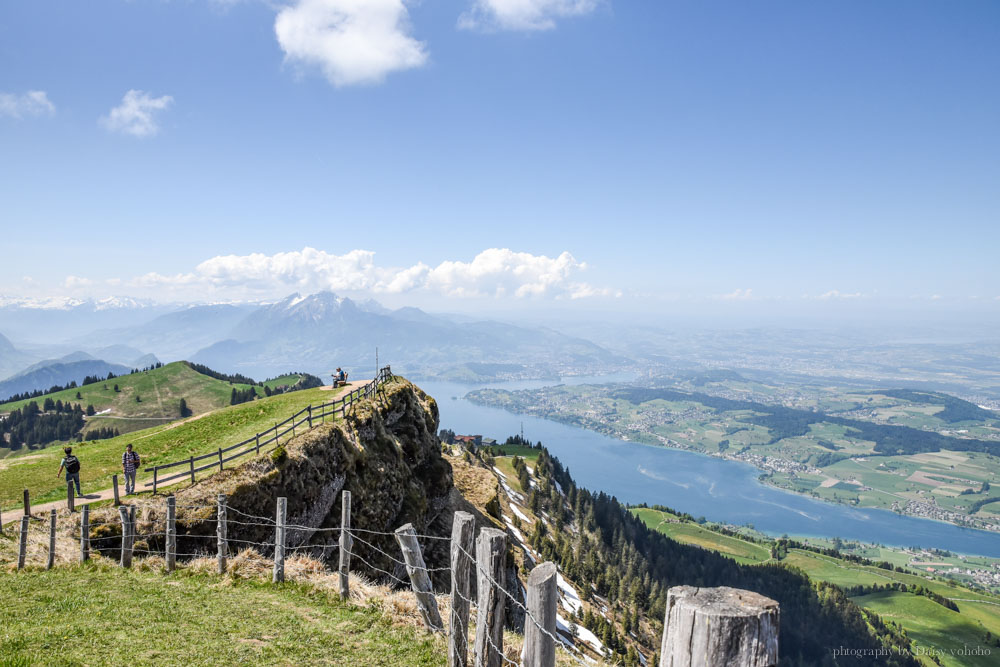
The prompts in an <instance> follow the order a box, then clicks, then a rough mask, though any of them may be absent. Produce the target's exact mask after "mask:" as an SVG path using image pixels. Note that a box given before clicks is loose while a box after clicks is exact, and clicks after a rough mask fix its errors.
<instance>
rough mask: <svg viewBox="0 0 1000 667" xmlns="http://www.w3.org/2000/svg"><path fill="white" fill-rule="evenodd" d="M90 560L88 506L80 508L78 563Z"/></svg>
mask: <svg viewBox="0 0 1000 667" xmlns="http://www.w3.org/2000/svg"><path fill="white" fill-rule="evenodd" d="M89 559H90V505H84V506H83V507H81V508H80V562H81V563H86V562H87V561H88V560H89Z"/></svg>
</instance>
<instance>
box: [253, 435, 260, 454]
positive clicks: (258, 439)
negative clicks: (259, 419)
mask: <svg viewBox="0 0 1000 667" xmlns="http://www.w3.org/2000/svg"><path fill="white" fill-rule="evenodd" d="M254 441H255V442H256V443H257V451H256V452H255V453H256V454H260V433H258V434H257V435H255V436H254Z"/></svg>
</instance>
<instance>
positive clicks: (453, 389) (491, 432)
mask: <svg viewBox="0 0 1000 667" xmlns="http://www.w3.org/2000/svg"><path fill="white" fill-rule="evenodd" d="M631 379H633V377H632V376H604V377H600V378H594V377H590V378H587V377H579V378H566V379H564V380H563V382H564V383H566V384H583V383H599V382H621V381H629V380H631ZM551 384H554V383H553V382H542V381H537V382H508V383H501V384H491V385H489V386H490V387H495V388H501V389H532V388H538V387H542V386H546V385H551ZM418 385H419V386H420V387H421V388H422V389H424V390H425V391H426V392H428V393H429V394H430V395H431V396H433V397H434V398H435V399H437V401H438V406H439V407H440V410H441V427H442V428H450V429H453V430H454V431H455V432H457V433H481V434H483V435H485V436H487V437H493V438H496V439H498V440H504V439H506V437H507V436H509V435H513V434H515V433H519V432H520V429H521V425H522V423H523V425H524V435H525V437H527V438H529V439H530V440H532V441H541V442H542V444H543V445H545V446H546V447H547V448H548V450H549V451H550V452H551V453H552V454H554V455H555V456H557V457H558V458H559V460H560V461H561V462H562V463H563V465H565V466H568V467H569V469H570V473H571V474H572V476H573V479H574V480H576V483H577V484H578V485H580V486H583V487H586V488H588V489H590V490H591V491H604V492H605V493H607V494H609V495H613V496H616V497H617V498H618V500H620V501H622V502H626V503H641V502H645V503H649V504H650V505H652V504H661V505H667V506H669V507H672V508H674V509H677V510H679V511H682V512H687V513H689V514H691V515H693V516H704V517H706V518H707V519H709V520H712V521H724V522H728V523H733V524H746V523H752V524H753V525H754V527H755V528H757V529H758V530H761V531H764V532H766V533H768V534H771V535H781V534H783V533H788V534H789V535H805V536H815V537H835V536H836V537H841V538H844V539H856V540H862V541H864V542H876V543H880V544H885V545H891V546H922V547H936V548H939V549H948V550H950V551H955V552H958V553H964V554H978V555H983V556H994V557H1000V533H989V532H986V531H981V530H973V529H969V528H961V527H958V526H953V525H951V524H947V523H943V522H940V521H930V520H927V519H917V518H913V517H907V516H900V515H898V514H895V513H894V512H890V511H887V510H876V509H855V508H852V507H848V506H845V505H838V504H834V503H827V502H823V501H819V500H815V499H813V498H809V497H807V496H802V495H799V494H795V493H791V492H788V491H783V490H781V489H776V488H774V487H770V486H766V485H764V484H761V483H760V482H759V481H758V480H757V475H758V474H759V471H758V470H757V469H756V468H754V467H753V466H751V465H747V464H744V463H740V462H738V461H726V460H724V459H718V458H714V457H711V456H705V455H702V454H696V453H693V452H685V451H680V450H674V449H667V448H665V447H653V446H649V445H641V444H637V443H632V442H624V441H622V440H617V439H615V438H611V437H608V436H605V435H601V434H599V433H595V432H593V431H587V430H585V429H581V428H577V427H575V426H569V425H566V424H560V423H558V422H554V421H549V420H546V419H541V418H538V417H532V416H528V415H518V414H514V413H511V412H507V411H505V410H500V409H497V408H488V407H483V406H478V405H473V404H472V403H470V402H469V401H467V400H465V399H464V398H463V397H464V396H465V394H466V393H468V392H469V391H472V390H474V389H477V388H479V387H478V386H471V385H465V384H457V383H452V382H437V381H426V382H418ZM453 397H454V398H453Z"/></svg>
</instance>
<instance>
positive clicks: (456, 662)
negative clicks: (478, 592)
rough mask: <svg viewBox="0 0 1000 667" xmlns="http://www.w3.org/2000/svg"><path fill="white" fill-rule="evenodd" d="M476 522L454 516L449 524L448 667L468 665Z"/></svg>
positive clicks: (466, 516) (458, 514) (463, 514)
mask: <svg viewBox="0 0 1000 667" xmlns="http://www.w3.org/2000/svg"><path fill="white" fill-rule="evenodd" d="M475 542H476V519H475V517H473V516H472V515H471V514H469V513H468V512H455V518H454V519H453V520H452V524H451V619H450V622H449V625H448V628H449V631H450V632H449V634H448V667H466V665H468V663H469V603H470V602H471V600H470V599H469V596H470V595H472V579H471V575H472V553H473V549H475V548H476V547H475Z"/></svg>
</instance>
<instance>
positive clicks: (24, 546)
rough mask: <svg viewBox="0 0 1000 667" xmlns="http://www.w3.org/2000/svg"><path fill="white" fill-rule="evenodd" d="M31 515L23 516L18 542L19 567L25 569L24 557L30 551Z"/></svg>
mask: <svg viewBox="0 0 1000 667" xmlns="http://www.w3.org/2000/svg"><path fill="white" fill-rule="evenodd" d="M30 520H31V517H29V516H22V517H21V536H20V538H19V540H18V543H17V569H19V570H23V569H24V558H25V556H26V555H27V553H28V522H29V521H30Z"/></svg>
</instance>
